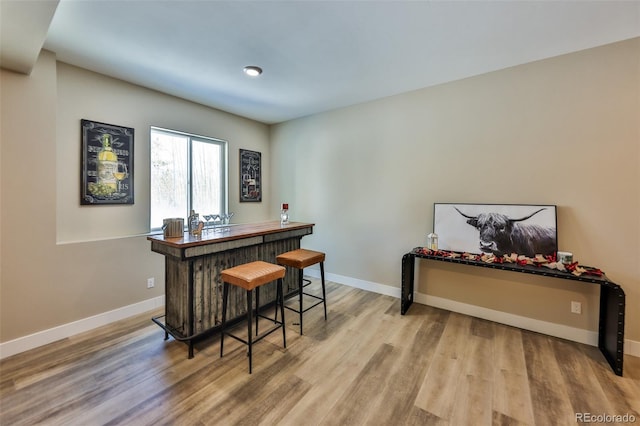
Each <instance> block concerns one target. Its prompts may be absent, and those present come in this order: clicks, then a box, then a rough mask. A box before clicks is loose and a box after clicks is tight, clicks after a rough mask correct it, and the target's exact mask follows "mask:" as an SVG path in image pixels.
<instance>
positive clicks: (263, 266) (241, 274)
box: [220, 261, 287, 374]
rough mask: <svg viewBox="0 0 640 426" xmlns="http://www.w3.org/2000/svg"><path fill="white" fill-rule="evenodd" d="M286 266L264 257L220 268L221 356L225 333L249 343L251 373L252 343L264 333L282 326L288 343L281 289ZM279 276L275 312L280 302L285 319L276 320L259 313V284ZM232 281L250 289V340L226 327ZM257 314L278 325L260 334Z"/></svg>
mask: <svg viewBox="0 0 640 426" xmlns="http://www.w3.org/2000/svg"><path fill="white" fill-rule="evenodd" d="M285 271H286V270H285V268H283V267H282V266H278V265H274V264H273V263H267V262H263V261H255V262H250V263H245V264H242V265H238V266H235V267H233V268H229V269H225V270H223V271H221V272H220V276H221V278H222V282H223V284H224V287H223V290H222V327H221V331H220V357H221V358H222V355H223V349H224V336H225V334H226V335H228V336H230V337H233V338H234V339H236V340H238V341H240V342H242V343H244V344H245V345H247V346H248V347H249V374H251V370H252V361H253V357H252V355H253V354H252V352H253V344H254V343H255V342H257V341H259V340H262V339H263V338H264V337H266V336H268V335H269V334H271V333H273V332H274V331H276V330H277V329H279V328H282V343H283V345H284V347H285V348H286V347H287V337H286V335H285V326H284V294H283V292H282V279H283V278H284V275H285ZM275 280H277V281H278V283H277V290H276V313H277V309H278V305H280V313H281V315H282V321H277V318H276V320H273V319H271V318H268V317H265V316H263V315H260V312H259V309H260V286H263V285H265V284H268V283H270V282H272V281H275ZM229 285H235V286H238V287H242V288H243V289H245V290H246V291H247V331H248V334H247V340H244V339H242V338H240V337H238V336H235V335H233V334H232V333H230V332H228V331H226V326H227V301H228V299H229ZM254 289H255V291H256V315H255V321H256V338H255V339H254V338H253V331H252V330H251V326H252V323H253V303H252V295H253V290H254ZM258 318H266V319H268V320H271V321H273V322H275V324H276V325H275V326H274V327H272V328H271V329H269V330H267V331H266V332H264V333H263V334H261V335H258Z"/></svg>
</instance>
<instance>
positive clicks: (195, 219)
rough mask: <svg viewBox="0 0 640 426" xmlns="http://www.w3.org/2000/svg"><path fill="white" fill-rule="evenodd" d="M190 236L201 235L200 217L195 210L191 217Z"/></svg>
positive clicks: (192, 211)
mask: <svg viewBox="0 0 640 426" xmlns="http://www.w3.org/2000/svg"><path fill="white" fill-rule="evenodd" d="M188 223H189V235H198V234H199V232H198V231H199V229H198V227H199V225H200V215H199V214H198V213H196V212H195V210H191V214H190V215H189V222H188Z"/></svg>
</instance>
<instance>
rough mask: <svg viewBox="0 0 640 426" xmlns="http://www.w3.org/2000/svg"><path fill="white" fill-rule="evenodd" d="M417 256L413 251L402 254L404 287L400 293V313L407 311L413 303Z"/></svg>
mask: <svg viewBox="0 0 640 426" xmlns="http://www.w3.org/2000/svg"><path fill="white" fill-rule="evenodd" d="M415 263H416V257H415V256H413V255H412V254H411V253H407V254H405V255H404V256H402V289H401V295H400V314H401V315H404V314H405V313H407V309H409V306H411V304H412V303H413V280H414V275H415Z"/></svg>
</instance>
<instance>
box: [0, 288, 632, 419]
mask: <svg viewBox="0 0 640 426" xmlns="http://www.w3.org/2000/svg"><path fill="white" fill-rule="evenodd" d="M313 286H315V287H317V282H314V284H313ZM313 286H312V287H313ZM327 286H328V291H329V292H328V298H329V320H328V321H326V322H325V321H324V318H323V314H322V308H320V307H318V308H315V309H312V310H311V311H309V312H308V313H307V314H306V315H305V335H304V336H300V335H299V334H298V326H297V325H294V324H293V323H294V322H297V319H296V314H294V313H293V312H290V311H287V312H286V318H287V348H286V349H283V348H282V334H281V333H279V332H276V333H273V334H272V335H270V336H269V337H268V338H266V339H265V340H263V341H261V342H259V343H258V344H257V345H256V346H255V349H254V361H253V362H254V366H253V368H254V369H253V374H252V375H249V374H248V372H247V364H248V362H247V358H246V350H245V349H244V347H242V345H241V344H240V343H238V342H236V341H234V340H232V339H225V348H226V350H225V356H224V357H223V358H220V357H219V341H218V339H219V337H218V336H214V337H213V338H212V339H210V340H208V341H206V342H202V343H201V344H199V345H198V346H197V348H196V354H195V358H193V359H191V360H189V359H187V347H186V345H184V344H183V343H179V342H176V341H174V340H173V339H170V340H168V341H164V340H163V338H164V332H163V331H162V330H161V329H160V328H159V327H157V326H156V325H155V324H153V323H152V322H151V321H150V317H151V316H152V314H158V313H157V312H153V313H148V314H145V315H140V316H137V317H134V318H130V319H127V320H123V321H120V322H118V323H114V324H112V325H109V326H105V327H102V328H100V329H97V330H94V331H91V332H88V333H85V334H82V335H78V336H75V337H72V338H69V339H65V340H63V341H60V342H56V343H52V344H50V345H47V346H45V347H42V348H38V349H34V350H32V351H29V352H26V353H23V354H19V355H16V356H13V357H11V358H8V359H6V360H3V361H2V362H1V363H0V373H1V381H0V383H1V385H0V398H1V399H0V403H1V406H0V424H2V425H32V424H45V425H65V426H66V425H83V426H84V425H98V424H100V425H103V424H105V425H107V424H108V425H117V424H122V425H133V424H135V425H162V424H167V425H218V424H220V425H234V424H246V425H255V424H264V425H275V424H278V425H405V424H406V425H455V426H458V425H544V426H547V425H565V424H566V425H573V424H576V423H580V422H577V421H576V420H577V419H576V413H590V415H592V416H595V415H610V416H614V415H620V416H622V415H625V414H627V415H631V416H635V419H636V423H637V424H640V359H639V358H635V357H631V356H627V357H625V377H618V376H616V375H615V374H614V373H613V372H612V370H611V369H610V368H609V365H608V364H607V363H606V361H605V360H604V358H603V356H602V355H601V354H600V352H599V351H598V349H597V348H594V347H590V346H585V345H582V344H577V343H573V342H568V341H565V340H561V339H557V338H553V337H549V336H544V335H541V334H537V333H532V332H528V331H523V330H520V329H517V328H513V327H508V326H504V325H500V324H496V323H493V322H489V321H485V320H480V319H476V318H472V317H468V316H465V315H460V314H456V313H452V312H448V311H444V310H441V309H436V308H431V307H427V306H423V305H416V304H414V305H413V306H412V308H411V309H410V310H409V312H408V314H407V315H406V316H401V315H400V302H399V301H398V300H397V299H394V298H392V297H388V296H382V295H378V294H374V293H369V292H366V291H362V290H358V289H354V288H350V287H345V286H341V285H338V284H335V283H327ZM265 326H266V324H265ZM578 420H579V419H578ZM614 420H615V419H614ZM607 424H615V422H612V423H607ZM620 424H622V423H620Z"/></svg>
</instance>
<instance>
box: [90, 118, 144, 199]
mask: <svg viewBox="0 0 640 426" xmlns="http://www.w3.org/2000/svg"><path fill="white" fill-rule="evenodd" d="M80 129H81V134H82V153H81V155H82V165H81V172H80V174H81V176H80V182H81V188H80V204H82V205H101V204H133V201H134V199H133V136H134V129H133V128H130V127H122V126H116V125H113V124H106V123H100V122H97V121H90V120H84V119H82V120H81V126H80Z"/></svg>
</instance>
